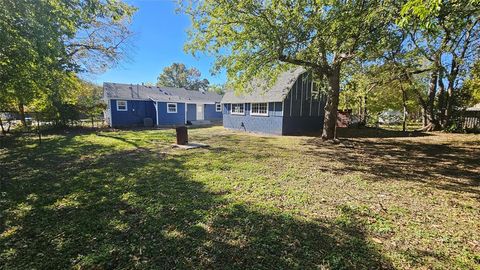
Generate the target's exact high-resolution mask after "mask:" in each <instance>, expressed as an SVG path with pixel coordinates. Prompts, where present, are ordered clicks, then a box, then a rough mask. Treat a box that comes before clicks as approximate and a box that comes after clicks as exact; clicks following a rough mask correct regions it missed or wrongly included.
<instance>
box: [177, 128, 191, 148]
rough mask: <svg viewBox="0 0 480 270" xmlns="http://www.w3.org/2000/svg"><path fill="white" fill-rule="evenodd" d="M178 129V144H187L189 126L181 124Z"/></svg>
mask: <svg viewBox="0 0 480 270" xmlns="http://www.w3.org/2000/svg"><path fill="white" fill-rule="evenodd" d="M176 131H177V144H178V145H187V144H188V130H187V127H185V126H181V127H177V128H176Z"/></svg>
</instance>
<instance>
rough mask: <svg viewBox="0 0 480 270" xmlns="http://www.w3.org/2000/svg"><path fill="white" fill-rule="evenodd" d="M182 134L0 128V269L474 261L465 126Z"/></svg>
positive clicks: (473, 141)
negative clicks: (314, 133)
mask: <svg viewBox="0 0 480 270" xmlns="http://www.w3.org/2000/svg"><path fill="white" fill-rule="evenodd" d="M189 133H190V134H189V135H190V139H191V140H192V141H198V142H203V143H208V144H210V146H211V147H210V148H208V149H194V150H179V149H172V148H171V147H170V144H171V143H173V142H174V132H173V131H172V130H146V131H145V130H144V131H118V132H101V133H99V134H98V135H97V134H95V133H75V134H66V135H50V136H47V137H46V138H44V141H43V143H42V144H41V145H37V143H36V141H35V140H34V139H33V138H32V139H28V138H24V139H12V138H9V139H3V140H2V141H0V142H1V143H2V148H0V164H1V165H0V166H1V167H0V169H1V182H0V187H1V188H0V192H1V193H0V268H1V269H34V268H37V269H57V268H61V269H63V268H75V269H81V268H87V269H92V268H94V269H110V268H141V269H146V268H156V269H171V268H174V267H176V268H193V269H205V268H207V269H244V268H250V269H253V268H254V269H294V268H296V269H311V268H320V269H330V268H331V269H342V268H343V269H352V268H354V269H378V268H386V269H391V268H400V269H409V268H410V269H413V268H415V269H418V268H423V269H430V268H439V269H442V268H449V269H480V186H479V184H480V135H458V134H457V135H452V134H442V133H431V134H411V135H412V136H405V135H404V134H403V133H401V132H398V131H376V130H346V131H341V132H340V136H343V137H348V138H346V139H344V140H342V143H341V144H336V145H333V144H325V143H323V142H321V141H320V140H318V139H317V138H315V137H276V136H260V135H252V134H244V133H240V132H238V133H237V132H232V131H228V130H225V129H223V128H222V127H213V128H202V129H192V130H190V132H189Z"/></svg>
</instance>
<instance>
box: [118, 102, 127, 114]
mask: <svg viewBox="0 0 480 270" xmlns="http://www.w3.org/2000/svg"><path fill="white" fill-rule="evenodd" d="M127 110H128V108H127V101H126V100H117V111H119V112H126V111H127Z"/></svg>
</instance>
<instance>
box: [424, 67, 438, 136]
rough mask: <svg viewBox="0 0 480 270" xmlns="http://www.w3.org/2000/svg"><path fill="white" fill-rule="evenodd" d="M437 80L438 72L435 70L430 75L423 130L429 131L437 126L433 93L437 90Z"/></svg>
mask: <svg viewBox="0 0 480 270" xmlns="http://www.w3.org/2000/svg"><path fill="white" fill-rule="evenodd" d="M437 81H438V73H437V71H436V70H435V71H433V72H432V74H431V75H430V84H429V88H428V99H427V104H426V108H425V114H426V117H427V123H426V126H424V130H425V131H431V130H435V129H437V128H438V123H437V121H436V118H435V95H436V92H437Z"/></svg>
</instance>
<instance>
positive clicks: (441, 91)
mask: <svg viewBox="0 0 480 270" xmlns="http://www.w3.org/2000/svg"><path fill="white" fill-rule="evenodd" d="M438 109H439V115H438V117H437V119H438V122H439V123H440V125H441V126H442V127H445V85H444V83H443V69H440V70H439V72H438Z"/></svg>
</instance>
